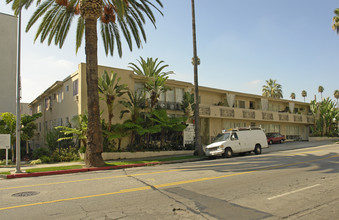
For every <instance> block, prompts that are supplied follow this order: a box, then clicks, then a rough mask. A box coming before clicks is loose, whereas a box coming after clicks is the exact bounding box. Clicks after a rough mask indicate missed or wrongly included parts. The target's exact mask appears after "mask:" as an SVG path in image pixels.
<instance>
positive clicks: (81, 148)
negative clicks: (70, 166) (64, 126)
mask: <svg viewBox="0 0 339 220" xmlns="http://www.w3.org/2000/svg"><path fill="white" fill-rule="evenodd" d="M79 152H80V153H82V154H84V153H86V147H85V146H81V147H80V149H79Z"/></svg>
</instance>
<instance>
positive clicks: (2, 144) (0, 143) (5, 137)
mask: <svg viewBox="0 0 339 220" xmlns="http://www.w3.org/2000/svg"><path fill="white" fill-rule="evenodd" d="M10 145H11V136H10V135H9V134H0V149H9V148H10Z"/></svg>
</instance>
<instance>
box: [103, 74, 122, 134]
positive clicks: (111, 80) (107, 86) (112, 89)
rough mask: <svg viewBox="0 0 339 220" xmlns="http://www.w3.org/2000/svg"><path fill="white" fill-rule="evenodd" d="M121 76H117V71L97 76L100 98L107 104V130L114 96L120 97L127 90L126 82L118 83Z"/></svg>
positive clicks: (110, 121) (109, 128)
mask: <svg viewBox="0 0 339 220" xmlns="http://www.w3.org/2000/svg"><path fill="white" fill-rule="evenodd" d="M120 80H121V77H118V74H117V73H113V72H112V74H111V75H108V73H107V71H105V72H104V74H103V75H102V76H101V78H99V86H98V87H99V93H100V94H102V95H103V96H104V97H103V98H102V99H103V100H104V101H105V102H106V105H107V110H108V131H111V126H112V118H113V117H114V115H113V107H114V102H115V100H116V98H118V97H121V96H122V95H124V94H125V93H127V91H128V86H127V85H126V84H119V82H120Z"/></svg>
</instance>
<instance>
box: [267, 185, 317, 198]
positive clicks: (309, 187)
mask: <svg viewBox="0 0 339 220" xmlns="http://www.w3.org/2000/svg"><path fill="white" fill-rule="evenodd" d="M317 186H320V184H315V185H313V186H308V187H305V188H302V189H297V190H294V191H291V192H288V193H284V194H280V195H277V196H273V197H270V198H267V199H268V200H272V199H276V198H279V197H283V196H287V195H290V194H292V193H296V192H300V191H303V190H306V189H311V188H313V187H317Z"/></svg>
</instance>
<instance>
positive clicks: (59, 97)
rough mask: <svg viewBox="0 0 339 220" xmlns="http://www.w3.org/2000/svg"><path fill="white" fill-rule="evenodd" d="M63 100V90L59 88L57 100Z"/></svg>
mask: <svg viewBox="0 0 339 220" xmlns="http://www.w3.org/2000/svg"><path fill="white" fill-rule="evenodd" d="M61 101H62V90H59V91H58V94H57V102H58V103H61Z"/></svg>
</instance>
